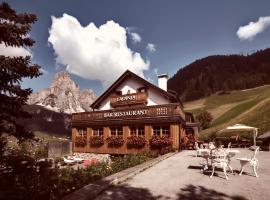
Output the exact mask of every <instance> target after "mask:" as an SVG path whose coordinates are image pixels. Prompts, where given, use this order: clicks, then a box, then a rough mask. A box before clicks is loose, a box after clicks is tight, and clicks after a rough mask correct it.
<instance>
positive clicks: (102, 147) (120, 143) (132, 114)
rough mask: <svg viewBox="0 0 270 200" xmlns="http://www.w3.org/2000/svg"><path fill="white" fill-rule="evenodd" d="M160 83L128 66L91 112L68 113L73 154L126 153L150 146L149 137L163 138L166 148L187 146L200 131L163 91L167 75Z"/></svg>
mask: <svg viewBox="0 0 270 200" xmlns="http://www.w3.org/2000/svg"><path fill="white" fill-rule="evenodd" d="M158 85H159V86H158V87H157V86H155V85H153V84H152V83H150V82H148V81H146V80H144V79H143V78H141V77H139V76H138V75H136V74H134V73H133V72H131V71H129V70H127V71H126V72H125V73H124V74H122V76H120V77H119V78H118V79H117V80H116V81H115V82H114V83H113V84H112V85H111V86H110V87H109V88H108V89H107V90H106V91H105V92H104V93H103V94H102V95H101V96H100V97H99V98H98V99H97V100H96V101H95V102H93V104H92V105H91V107H92V109H93V111H92V112H83V113H75V114H73V115H72V147H73V151H74V152H91V153H108V154H129V153H137V152H140V151H144V152H145V151H150V150H152V149H153V148H152V145H151V144H152V143H151V139H152V138H153V137H155V136H156V137H158V136H159V137H161V138H164V137H167V138H169V140H170V144H169V145H170V147H171V148H172V149H173V150H178V149H179V148H181V147H182V146H183V145H187V142H188V137H187V135H188V134H191V135H193V136H195V135H196V134H197V133H198V124H196V123H194V118H193V116H192V114H191V113H185V112H184V110H183V105H182V103H181V101H180V100H179V98H178V97H177V95H176V94H175V93H173V92H169V91H167V74H163V75H160V76H159V77H158Z"/></svg>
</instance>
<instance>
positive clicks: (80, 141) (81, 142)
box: [75, 136, 87, 147]
mask: <svg viewBox="0 0 270 200" xmlns="http://www.w3.org/2000/svg"><path fill="white" fill-rule="evenodd" d="M86 144H87V141H86V137H84V136H77V137H76V138H75V145H76V146H77V147H85V146H86Z"/></svg>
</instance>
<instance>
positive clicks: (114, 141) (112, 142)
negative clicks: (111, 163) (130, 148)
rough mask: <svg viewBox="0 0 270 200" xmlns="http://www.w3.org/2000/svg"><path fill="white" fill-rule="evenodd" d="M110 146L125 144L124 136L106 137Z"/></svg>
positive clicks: (116, 146)
mask: <svg viewBox="0 0 270 200" xmlns="http://www.w3.org/2000/svg"><path fill="white" fill-rule="evenodd" d="M106 142H107V144H108V147H115V148H118V147H121V146H123V145H124V143H125V141H124V139H123V137H122V136H118V135H112V136H110V137H108V138H107V139H106Z"/></svg>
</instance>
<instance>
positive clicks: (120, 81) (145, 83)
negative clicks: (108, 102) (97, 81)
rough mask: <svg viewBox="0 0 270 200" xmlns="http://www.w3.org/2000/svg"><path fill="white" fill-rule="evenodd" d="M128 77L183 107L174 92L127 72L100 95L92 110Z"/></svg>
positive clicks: (92, 105)
mask: <svg viewBox="0 0 270 200" xmlns="http://www.w3.org/2000/svg"><path fill="white" fill-rule="evenodd" d="M128 77H132V78H133V79H135V80H138V81H139V82H141V83H143V84H144V85H145V86H147V87H149V88H153V89H154V90H156V91H157V92H159V93H161V94H162V95H164V96H166V97H167V98H168V99H171V100H172V101H173V102H179V103H180V104H181V106H183V104H182V102H181V101H180V100H179V98H178V97H177V96H176V95H175V94H176V93H175V92H174V91H172V92H173V93H175V94H172V93H170V92H169V91H168V92H167V91H165V90H163V89H161V88H159V87H157V86H156V85H154V84H152V83H150V82H148V81H146V80H145V79H143V78H141V77H140V76H138V75H137V74H134V73H133V72H131V71H129V70H126V71H125V72H124V73H123V74H122V75H121V76H120V77H119V78H118V79H117V80H116V81H115V82H114V83H113V84H112V85H111V86H110V87H109V88H108V89H107V90H106V91H105V92H104V93H103V94H102V95H100V96H99V97H98V98H97V99H96V100H95V101H94V102H93V103H92V104H91V108H93V109H96V108H97V107H98V106H99V105H100V103H101V102H102V101H103V100H105V99H106V98H107V96H108V95H110V93H111V92H114V90H115V89H116V88H117V87H118V86H119V85H120V84H121V83H122V82H123V81H124V80H125V79H126V78H128Z"/></svg>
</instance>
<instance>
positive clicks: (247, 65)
mask: <svg viewBox="0 0 270 200" xmlns="http://www.w3.org/2000/svg"><path fill="white" fill-rule="evenodd" d="M269 75H270V48H268V49H264V50H260V51H257V52H255V53H253V54H251V55H247V56H245V55H216V56H209V57H206V58H203V59H200V60H197V61H195V62H193V63H191V64H189V65H187V66H186V67H184V68H182V69H180V70H179V71H178V72H177V73H176V74H175V75H174V76H173V77H172V78H171V79H169V80H168V88H169V89H170V90H174V91H176V92H177V93H178V94H179V96H180V98H181V99H182V100H183V101H190V100H195V99H199V98H203V97H206V96H209V95H211V94H213V93H216V92H218V91H229V90H241V89H248V88H254V87H258V86H262V85H266V84H270V79H269Z"/></svg>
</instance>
